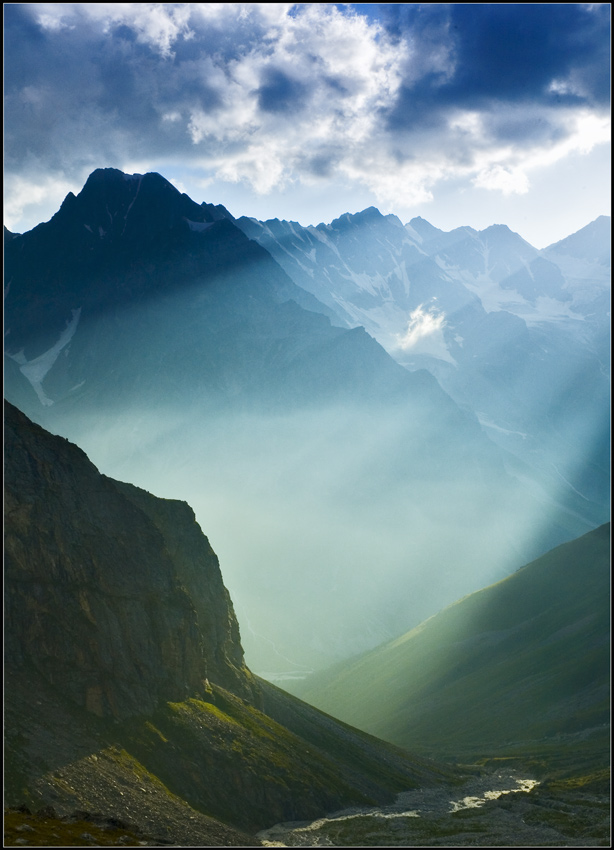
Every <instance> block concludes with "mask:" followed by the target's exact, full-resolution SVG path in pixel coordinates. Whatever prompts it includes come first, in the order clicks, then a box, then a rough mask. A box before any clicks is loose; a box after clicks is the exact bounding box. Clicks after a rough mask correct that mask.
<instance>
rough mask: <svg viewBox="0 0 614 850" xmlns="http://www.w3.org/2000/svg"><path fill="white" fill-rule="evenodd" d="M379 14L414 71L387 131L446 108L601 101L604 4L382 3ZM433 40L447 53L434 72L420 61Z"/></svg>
mask: <svg viewBox="0 0 614 850" xmlns="http://www.w3.org/2000/svg"><path fill="white" fill-rule="evenodd" d="M380 15H381V18H382V21H383V24H384V26H385V28H386V29H387V30H388V31H389V32H390V33H391V35H392V36H393V37H395V38H397V39H402V38H406V39H408V40H410V44H411V45H412V50H413V54H414V63H413V65H410V71H411V75H412V76H414V77H416V76H417V79H415V78H414V79H409V80H407V81H405V82H404V85H403V86H402V87H401V90H400V92H399V98H398V100H397V103H396V104H395V106H394V107H393V108H392V109H391V110H390V113H389V115H388V121H389V126H390V127H391V128H392V129H409V128H411V127H412V126H415V122H416V120H417V119H419V116H420V114H425V115H426V114H428V113H429V112H434V113H436V114H437V113H441V112H442V111H447V110H448V109H451V108H469V109H475V108H481V109H484V108H488V107H489V105H493V106H494V105H497V104H498V105H499V106H500V105H502V104H515V103H523V104H531V103H539V104H542V105H545V106H549V107H557V106H559V107H568V106H579V105H582V106H589V107H595V106H599V107H602V108H607V106H608V102H609V40H610V39H609V7H608V6H606V5H598V6H590V7H589V6H587V5H586V4H584V5H578V4H559V3H553V4H506V3H483V4H453V5H444V4H432V5H431V6H429V7H428V8H425V7H424V6H420V5H413V4H387V5H386V6H385V7H382V12H381V13H380ZM433 43H436V44H439V45H447V46H448V51H449V53H448V67H447V69H441V70H439V71H438V72H436V73H434V72H433V71H432V70H431V69H430V68H429V64H428V63H429V57H430V51H431V49H432V45H433ZM425 48H426V49H425ZM421 63H424V66H423V67H422V68H421V67H420V65H421ZM416 65H417V67H416ZM430 120H432V119H430ZM517 130H518V128H517ZM531 135H532V133H531V132H529V137H530V136H531ZM516 138H518V133H516Z"/></svg>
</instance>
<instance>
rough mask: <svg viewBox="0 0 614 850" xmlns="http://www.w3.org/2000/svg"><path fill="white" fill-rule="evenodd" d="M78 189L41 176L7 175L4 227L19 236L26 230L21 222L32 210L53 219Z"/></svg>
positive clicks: (66, 183) (50, 177) (59, 178)
mask: <svg viewBox="0 0 614 850" xmlns="http://www.w3.org/2000/svg"><path fill="white" fill-rule="evenodd" d="M78 189H79V187H76V186H74V185H73V184H72V183H70V182H69V181H67V180H65V179H64V178H63V177H58V176H52V175H38V176H37V177H31V178H25V177H21V176H18V175H16V176H14V175H7V176H6V178H5V184H4V192H5V195H4V223H5V224H6V226H7V227H8V229H9V230H11V231H13V232H14V233H20V232H22V230H23V228H22V227H21V222H22V220H23V219H24V216H26V215H27V212H28V209H29V208H35V209H37V210H40V209H42V210H46V211H47V215H46V218H51V216H52V215H53V214H54V213H55V212H56V211H57V209H58V208H59V206H60V204H61V203H62V201H63V200H64V198H65V197H66V195H67V194H68V193H69V192H70V191H74V190H76V191H78ZM40 220H43V219H40Z"/></svg>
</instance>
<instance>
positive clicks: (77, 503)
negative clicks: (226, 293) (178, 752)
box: [5, 402, 252, 718]
mask: <svg viewBox="0 0 614 850" xmlns="http://www.w3.org/2000/svg"><path fill="white" fill-rule="evenodd" d="M5 622H6V626H5V664H6V666H7V668H9V669H11V668H12V669H14V670H23V669H34V670H35V671H36V672H37V673H38V674H39V675H41V676H42V677H43V678H44V680H45V681H46V682H48V683H49V684H51V685H53V686H55V687H57V688H59V689H61V690H62V692H63V693H64V694H65V695H66V696H68V697H69V698H70V699H71V700H72V701H74V702H75V703H76V704H77V705H79V706H82V707H84V708H86V709H87V710H88V711H89V712H93V713H94V714H97V715H99V716H101V717H104V716H113V717H116V718H124V717H128V716H130V715H135V714H144V713H147V712H150V711H152V710H154V709H155V708H156V706H157V705H158V703H159V702H161V701H164V700H180V699H184V698H186V697H188V696H194V695H197V694H199V693H203V691H204V689H205V687H206V683H205V680H206V679H208V678H210V679H211V680H212V681H216V682H219V683H220V684H222V685H223V686H224V687H225V688H227V689H228V690H230V691H233V692H235V693H237V694H239V695H241V696H246V695H251V694H252V687H251V685H250V681H251V680H250V676H249V673H248V672H247V670H246V669H245V666H244V664H243V651H242V649H241V644H240V639H239V629H238V625H237V621H236V618H235V616H234V612H233V608H232V604H231V602H230V598H229V595H228V592H227V590H226V588H225V587H224V585H223V582H222V577H221V573H220V569H219V564H218V560H217V558H216V556H215V553H214V552H213V550H212V549H211V547H210V545H209V543H208V541H207V538H206V537H205V536H204V535H203V534H202V532H201V530H200V528H199V526H198V524H197V523H196V520H195V518H194V514H193V512H192V510H191V509H190V508H189V507H188V506H187V505H185V504H184V503H181V502H176V501H170V500H158V499H156V498H155V497H153V496H151V495H150V494H148V493H146V492H144V491H139V490H138V489H137V488H136V487H132V486H131V485H123V484H119V483H118V482H116V481H113V480H112V479H110V478H107V477H106V476H104V475H101V474H100V473H99V472H98V470H97V469H96V467H95V466H94V465H93V464H92V463H91V462H90V461H89V460H88V458H87V456H86V455H85V454H84V453H83V452H82V451H81V450H80V449H79V448H78V447H77V446H75V445H73V444H72V443H69V442H68V441H67V440H64V439H63V438H61V437H57V436H53V435H51V434H49V433H47V432H46V431H44V430H43V429H42V428H40V427H39V426H37V425H35V424H33V423H32V422H30V421H29V420H28V419H27V417H25V416H24V415H23V414H22V413H21V412H20V411H19V410H17V409H16V408H14V407H13V406H11V405H10V404H8V403H7V402H5Z"/></svg>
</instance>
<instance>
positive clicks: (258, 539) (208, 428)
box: [56, 404, 583, 677]
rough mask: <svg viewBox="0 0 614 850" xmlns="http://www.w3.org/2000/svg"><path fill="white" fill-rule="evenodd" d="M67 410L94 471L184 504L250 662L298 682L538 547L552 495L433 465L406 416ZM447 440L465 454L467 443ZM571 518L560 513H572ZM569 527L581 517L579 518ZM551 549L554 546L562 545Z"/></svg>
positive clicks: (365, 410)
mask: <svg viewBox="0 0 614 850" xmlns="http://www.w3.org/2000/svg"><path fill="white" fill-rule="evenodd" d="M407 415H408V413H407V409H401V410H400V411H396V412H395V411H394V410H392V409H390V410H388V411H386V412H385V415H382V411H381V410H374V409H373V408H369V407H368V406H365V405H361V404H347V405H335V406H326V407H319V408H315V409H303V410H298V411H295V412H292V413H286V414H282V413H276V414H274V413H265V412H254V411H252V412H249V413H247V412H235V413H231V412H229V411H225V412H218V413H217V414H211V412H210V411H209V412H207V414H206V415H205V414H204V413H203V411H202V409H201V410H199V408H198V406H196V405H194V406H192V407H191V408H190V406H189V405H187V406H186V408H179V407H177V406H174V407H172V408H171V407H160V408H152V409H147V410H143V409H141V410H135V409H125V410H115V411H113V412H111V411H109V412H101V411H100V410H99V409H98V410H92V411H91V413H86V412H80V413H78V414H77V413H73V414H71V415H70V416H66V417H63V418H62V420H61V422H57V423H56V429H57V430H58V431H59V432H60V433H62V434H64V435H65V436H68V437H69V438H70V439H71V440H73V441H74V442H76V443H77V444H78V445H79V446H80V447H81V448H83V449H84V450H85V452H86V453H87V454H88V456H89V457H90V459H91V460H92V461H93V462H94V463H95V464H96V465H97V466H98V468H99V469H100V471H101V472H103V473H105V474H107V475H109V476H111V477H114V478H117V479H119V480H124V481H130V482H132V483H134V484H137V485H138V486H140V487H143V488H145V489H146V490H148V491H149V492H151V493H153V494H155V495H157V496H161V497H164V498H173V499H181V500H184V501H187V502H188V503H189V504H190V505H191V506H192V508H193V509H194V511H195V514H196V519H197V521H198V522H199V524H200V526H201V528H202V529H203V531H204V533H205V534H206V535H207V536H208V537H209V540H210V542H211V545H212V546H213V549H214V550H215V552H216V553H217V555H218V557H219V559H220V565H221V569H222V575H223V578H224V581H225V584H226V586H227V587H228V589H229V591H230V594H231V597H232V600H233V603H234V607H235V610H236V613H237V616H238V619H239V623H240V627H241V635H242V642H243V646H244V649H245V652H246V661H247V663H248V665H249V666H250V667H251V668H252V669H253V670H254V671H255V672H257V673H260V674H264V675H268V676H271V677H275V676H279V675H280V674H296V675H304V674H306V673H308V672H309V671H311V670H315V669H319V668H321V667H323V666H326V665H328V664H330V663H332V662H335V661H338V660H340V659H342V658H345V657H349V656H351V655H354V654H356V653H360V652H362V651H365V650H367V649H370V648H372V647H373V646H375V645H377V644H378V643H381V642H382V641H385V640H388V639H389V638H392V637H395V636H396V635H398V634H401V633H402V632H404V631H405V630H407V629H409V628H412V627H413V626H415V625H416V624H417V623H419V622H420V621H421V620H423V619H424V618H426V617H428V616H430V615H432V614H434V613H436V612H437V611H438V610H440V609H441V608H442V607H443V606H445V605H447V604H449V603H451V602H453V601H455V600H456V599H458V598H459V597H461V596H463V595H465V594H467V593H470V592H472V591H474V590H476V589H478V588H480V587H483V586H484V585H486V584H488V583H490V582H492V581H495V580H498V579H500V578H502V577H503V576H505V575H507V574H508V573H509V572H510V571H512V570H514V569H516V568H518V567H519V566H521V565H522V564H524V563H526V562H527V561H528V560H530V559H531V558H533V557H535V556H536V555H537V554H539V553H540V552H542V551H544V550H545V549H547V548H549V546H550V545H552V541H553V540H554V539H555V535H556V533H557V532H558V533H559V534H560V533H561V532H560V528H559V527H558V520H560V516H559V517H558V518H557V513H559V514H563V513H564V511H562V510H561V507H560V506H557V504H556V499H557V493H556V492H552V493H544V492H543V491H540V490H539V488H537V489H536V492H535V493H534V494H533V495H531V496H530V495H528V490H527V488H526V487H525V486H521V485H520V483H519V482H518V481H517V480H516V479H514V478H511V477H510V476H509V475H507V474H506V473H505V471H504V469H503V465H502V464H501V467H500V469H499V471H498V474H493V472H492V466H488V465H486V464H485V465H484V467H483V468H482V469H475V468H474V470H473V471H474V475H473V477H470V476H469V475H468V473H467V467H466V466H463V464H462V463H460V464H459V466H458V468H456V469H455V468H454V467H453V466H450V467H448V468H437V464H436V463H435V462H434V458H429V457H426V456H425V455H427V454H428V445H429V444H428V442H425V439H424V429H425V427H427V424H428V423H426V422H424V421H421V417H420V415H419V414H418V411H417V410H416V411H415V421H414V422H411V421H408V419H407ZM448 436H449V439H450V440H451V441H452V444H453V447H454V451H455V452H458V453H459V455H460V456H462V453H463V445H462V439H455V438H454V436H453V435H448ZM567 518H568V519H569V517H567ZM577 524H578V526H579V527H581V528H582V527H583V524H582V521H581V520H580V519H578V520H577ZM557 542H558V541H557Z"/></svg>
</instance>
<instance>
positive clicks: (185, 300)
mask: <svg viewBox="0 0 614 850" xmlns="http://www.w3.org/2000/svg"><path fill="white" fill-rule="evenodd" d="M597 224H598V226H599V227H602V225H601V224H599V223H596V225H595V227H593V226H591V228H589V229H587V230H590V233H589V235H588V237H586V238H585V236H586V234H584V236H583V235H582V232H580V234H576V236H577V239H576V240H575V241H574V243H573V244H572V247H571V248H569V247H565V246H563V248H561V244H562V243H557V246H552V247H551V248H550V249H548V250H547V251H546V252H537V251H535V249H533V248H531V246H529V245H527V243H526V242H524V241H523V240H521V239H520V237H518V236H517V235H516V234H513V233H511V232H510V231H509V230H508V229H507V228H504V227H500V226H495V227H493V228H488V229H487V230H486V231H483V232H481V233H477V232H476V231H473V230H471V229H470V228H460V229H459V230H458V231H453V232H452V233H451V234H445V233H443V232H441V231H438V230H437V229H436V228H433V227H432V226H431V225H429V224H428V223H427V222H424V221H422V220H416V219H415V220H413V221H412V222H411V223H410V224H409V225H407V226H406V227H403V226H402V225H401V223H400V222H399V221H398V219H395V217H394V216H385V217H384V216H381V215H380V214H379V213H378V211H377V210H374V209H369V210H365V211H364V212H362V213H359V214H357V215H355V216H350V215H346V216H342V217H341V218H340V219H338V220H337V221H335V222H333V223H332V224H330V225H320V226H318V228H301V227H300V226H299V225H296V224H294V223H288V222H277V223H275V222H266V223H261V222H255V221H253V220H251V219H234V218H233V216H232V215H231V214H230V213H229V212H228V211H227V210H225V209H224V208H223V207H221V206H214V205H210V204H201V205H198V204H196V203H194V202H193V201H191V200H190V199H189V198H188V197H187V196H186V195H182V194H181V193H179V192H178V191H177V190H176V189H175V188H174V187H173V186H172V185H171V184H170V183H168V181H166V180H165V179H164V178H163V177H161V176H160V175H157V174H146V175H126V174H123V173H122V172H120V171H117V170H114V169H100V170H97V171H95V172H94V173H93V174H92V175H91V176H90V178H89V179H88V181H87V183H86V185H85V186H84V188H83V190H82V191H81V192H80V193H79V194H78V195H77V196H74V195H73V194H72V193H71V194H69V195H68V196H67V198H66V199H65V201H64V203H63V204H62V207H61V209H60V210H59V211H58V212H57V213H56V215H55V216H53V218H52V219H51V220H50V221H49V222H47V223H44V224H40V225H39V226H38V227H36V228H34V229H33V230H32V231H30V232H28V233H25V234H21V235H19V234H11V233H8V232H6V233H5V277H6V293H5V317H6V318H5V352H6V356H5V394H6V397H7V398H8V399H9V400H10V401H12V402H13V403H14V404H15V405H17V407H19V408H20V409H21V410H23V411H24V412H25V413H27V414H28V416H30V417H31V418H32V419H33V420H34V421H36V422H38V423H39V424H41V425H43V426H44V427H46V428H48V429H49V430H51V431H52V432H55V433H59V434H61V435H63V436H65V437H68V438H70V439H71V440H73V441H75V442H76V443H77V444H79V445H80V446H81V447H82V448H84V449H85V450H86V451H87V452H88V455H89V456H91V457H92V458H93V460H94V461H95V463H96V464H97V465H98V466H99V467H100V468H101V469H103V470H104V471H105V472H106V473H108V474H109V475H113V476H114V477H116V478H121V479H123V480H128V481H131V482H132V483H134V484H138V485H139V486H141V487H145V488H146V489H148V490H151V491H155V492H159V493H161V494H164V495H165V496H171V497H178V498H182V499H183V498H187V499H189V501H190V502H191V503H192V504H193V506H194V509H195V511H196V514H197V517H198V518H199V520H200V521H201V522H203V523H205V520H206V525H207V528H208V529H209V530H210V533H211V535H212V538H213V539H214V541H215V545H216V549H218V550H219V551H220V552H221V553H222V555H223V559H224V563H225V565H226V567H225V576H226V581H227V583H228V585H229V587H230V588H231V590H232V593H233V599H234V602H235V606H236V610H237V615H238V618H239V621H240V622H241V623H242V625H243V635H244V645H245V647H246V651H247V654H248V660H250V663H251V666H252V667H253V668H255V669H257V670H259V671H262V672H271V673H278V672H288V671H290V672H293V671H294V672H296V674H297V675H304V674H305V672H307V671H309V670H310V669H314V668H316V667H322V666H325V665H327V664H329V663H331V662H332V661H334V660H336V659H338V658H342V657H345V656H348V655H350V654H352V653H354V652H356V651H359V650H363V649H368V648H370V647H372V646H374V645H376V644H377V643H379V642H381V641H382V640H385V639H387V638H390V637H392V636H393V635H395V634H398V633H400V632H402V631H403V630H405V629H406V628H408V627H410V626H411V625H415V624H416V623H418V622H419V621H420V620H421V619H423V618H424V617H425V616H428V615H429V614H431V613H434V612H435V611H437V610H438V609H439V608H441V607H442V606H443V605H445V604H449V603H450V602H452V601H453V600H454V599H456V598H458V597H459V596H461V595H463V594H464V593H467V592H469V591H471V590H474V589H476V588H477V587H480V586H483V585H484V584H486V583H487V582H489V581H493V580H495V579H497V578H500V577H502V576H504V575H506V574H507V573H509V571H510V570H512V569H514V568H516V567H518V566H519V565H520V564H522V563H526V562H527V561H528V560H530V559H531V558H532V557H535V556H537V555H538V554H540V553H542V552H544V551H545V550H547V549H548V548H550V547H552V546H554V545H556V544H558V543H560V542H562V541H565V540H568V539H570V538H572V537H575V536H578V535H580V534H582V533H584V532H586V531H588V530H589V529H590V528H593V527H595V526H596V525H598V524H599V523H601V522H603V521H604V520H606V519H607V517H608V511H609V508H608V504H609V501H608V500H609V486H608V482H609V460H608V458H609V454H608V450H609V439H608V436H607V435H608V433H609V425H608V423H609V418H608V416H609V387H608V382H607V374H606V373H607V362H608V358H607V356H606V355H605V354H604V351H605V350H606V349H607V339H608V332H607V321H606V320H605V318H604V316H603V313H602V307H601V306H600V305H601V304H602V302H603V299H604V293H605V291H606V290H605V282H604V281H605V271H604V270H605V266H603V265H602V260H603V259H604V256H605V255H604V254H603V252H601V253H597V254H595V247H594V246H595V244H601V242H602V241H603V234H602V233H601V235H599V234H597V235H595V233H596V232H597V231H596V229H595V228H596V227H597ZM602 229H603V228H602ZM600 232H601V231H600ZM591 234H592V236H591ZM589 237H590V238H589ZM585 243H586V244H587V245H590V250H589V249H588V248H587V249H584V248H583V247H582V245H584V244H585ZM564 251H568V252H571V253H567V254H565V253H564ZM556 257H559V260H557V262H559V265H556V263H555V259H556ZM561 257H564V258H567V259H565V260H564V261H563V260H560V258H561ZM565 263H566V264H567V266H566V268H567V269H568V271H567V272H565V273H564V272H563V271H562V269H563V266H565ZM572 265H573V276H570V275H571V272H569V269H571V267H572ZM568 272H569V273H568ZM600 275H601V277H600ZM502 307H504V308H505V309H500V308H502ZM514 311H515V312H514ZM361 325H363V326H364V328H366V332H365V329H364V328H363V327H361ZM399 336H400V340H399V338H398V337H399ZM385 349H388V351H386V350H385ZM391 354H394V357H392V356H391ZM396 361H398V362H396ZM442 387H443V389H442Z"/></svg>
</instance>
